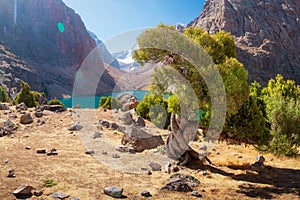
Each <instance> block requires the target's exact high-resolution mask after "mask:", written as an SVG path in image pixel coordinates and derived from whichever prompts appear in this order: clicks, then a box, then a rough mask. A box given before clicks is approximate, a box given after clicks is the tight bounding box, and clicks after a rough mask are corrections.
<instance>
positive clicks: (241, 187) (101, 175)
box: [0, 110, 300, 200]
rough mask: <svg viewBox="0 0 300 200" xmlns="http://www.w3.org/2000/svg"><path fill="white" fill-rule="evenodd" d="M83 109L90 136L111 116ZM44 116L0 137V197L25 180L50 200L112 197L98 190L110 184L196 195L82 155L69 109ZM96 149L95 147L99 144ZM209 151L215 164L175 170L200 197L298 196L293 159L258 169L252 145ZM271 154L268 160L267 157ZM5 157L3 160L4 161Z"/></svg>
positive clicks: (158, 175)
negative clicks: (191, 181) (192, 182)
mask: <svg viewBox="0 0 300 200" xmlns="http://www.w3.org/2000/svg"><path fill="white" fill-rule="evenodd" d="M88 111H89V112H90V113H89V115H90V116H92V115H94V116H93V117H92V118H91V120H87V122H89V123H90V125H91V126H90V127H84V129H83V130H84V131H85V133H86V134H91V133H92V131H93V130H94V128H97V127H96V125H95V122H97V120H98V119H99V118H104V119H107V120H110V121H113V120H115V119H117V118H116V117H111V116H112V115H111V113H110V112H105V113H104V112H101V111H99V110H98V111H97V112H96V113H95V112H94V111H93V110H88ZM13 112H14V113H15V114H17V115H18V118H17V119H15V120H14V122H15V123H19V121H18V120H19V113H17V112H16V111H13ZM32 114H33V113H32ZM47 114H48V115H46V116H44V117H43V118H42V119H43V120H44V121H45V122H46V124H44V125H42V126H37V119H36V118H35V119H34V123H33V124H31V125H20V128H19V129H18V130H17V131H16V133H15V134H14V135H12V137H3V138H0V149H1V154H0V180H1V181H0V199H1V200H2V199H3V200H4V199H5V200H11V199H15V197H14V196H13V195H12V191H13V190H14V189H16V188H17V187H18V186H19V185H22V184H30V185H31V186H33V187H34V188H35V189H36V190H42V191H43V192H44V194H43V196H41V197H34V196H33V197H32V198H31V199H52V197H51V194H52V193H53V192H57V191H62V192H65V193H67V194H70V195H71V196H77V197H79V198H80V199H84V200H89V199H91V200H92V199H95V200H99V199H112V198H110V197H108V196H106V195H104V193H103V188H104V187H106V186H110V185H115V186H119V187H123V188H124V195H126V196H127V198H128V199H144V198H143V197H141V196H140V192H141V191H142V190H144V189H147V190H149V191H150V192H151V194H152V195H153V197H152V198H149V199H174V200H175V199H178V200H179V199H180V200H182V199H197V198H196V197H192V196H191V195H190V194H189V193H177V192H165V191H160V190H159V188H160V187H162V186H163V185H164V184H165V183H167V180H168V178H169V176H170V175H169V174H166V173H164V172H163V171H162V172H153V174H152V175H150V176H149V175H146V174H145V173H139V174H136V173H126V172H123V171H118V170H114V169H111V167H107V166H106V165H104V164H103V163H102V162H100V161H99V160H98V159H99V158H101V155H99V156H98V155H95V156H89V155H86V154H85V150H86V146H85V145H84V144H85V143H84V141H83V140H81V137H82V135H80V134H83V133H84V132H83V133H77V132H74V133H72V134H71V133H70V131H68V130H67V129H68V128H69V127H70V125H71V124H72V122H73V121H74V120H76V117H75V118H73V117H71V116H70V115H69V111H67V112H64V113H60V114H55V113H47ZM9 115H10V113H6V114H4V111H0V119H1V120H2V121H5V120H6V119H8V117H9ZM114 132H115V131H108V130H104V134H105V136H106V137H109V138H110V139H111V143H112V144H113V145H117V144H119V143H120V138H121V137H122V134H121V133H118V132H117V133H114ZM25 146H31V150H26V149H25ZM37 148H46V149H47V150H49V149H52V148H56V149H57V151H58V155H57V156H47V155H39V154H36V149H37ZM97 148H99V149H101V148H104V146H103V147H101V146H100V147H97ZM214 149H215V150H214V151H212V152H211V154H210V155H209V158H210V159H211V161H212V162H213V163H214V164H215V167H211V166H205V167H202V168H201V169H199V170H193V169H189V168H181V170H180V172H181V173H186V174H190V175H192V176H195V177H196V178H198V179H199V180H200V182H201V183H200V185H199V186H198V187H197V188H195V190H197V191H199V192H200V193H201V194H202V195H203V199H254V198H257V199H271V198H272V199H297V198H299V197H300V184H299V183H300V164H299V159H298V160H297V159H293V158H277V157H275V156H272V155H269V154H265V155H264V157H265V158H266V165H269V166H272V167H273V168H272V169H271V170H264V171H263V172H261V173H258V172H255V171H253V170H251V168H250V164H252V163H253V162H254V161H255V156H256V155H259V153H258V152H256V151H255V150H254V149H253V148H250V147H247V148H244V147H241V146H232V145H230V146H228V145H226V144H224V143H221V144H217V145H216V146H215V148H214ZM150 153H151V152H150V151H149V152H145V153H143V154H140V155H137V154H136V156H137V157H138V158H140V157H143V156H147V155H148V154H150ZM97 156H98V157H97ZM121 156H122V154H121ZM133 156H134V155H133ZM238 156H241V157H240V158H239V157H238ZM271 157H272V158H273V159H274V160H273V161H270V160H269V158H271ZM96 158H98V159H96ZM7 159H8V160H9V162H8V163H7V164H5V160H7ZM121 159H122V157H121ZM145 160H147V159H145ZM145 160H143V159H137V161H136V162H137V163H142V162H145V163H144V164H145V166H147V165H148V163H147V162H146V161H145ZM124 162H126V161H124ZM9 169H15V171H16V177H15V178H7V177H6V176H7V173H8V170H9ZM203 171H205V172H207V173H206V175H203ZM47 179H53V180H54V181H56V182H57V183H58V184H57V185H56V186H53V187H50V188H47V187H45V186H44V185H43V183H44V181H45V180H47Z"/></svg>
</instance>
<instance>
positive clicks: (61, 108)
mask: <svg viewBox="0 0 300 200" xmlns="http://www.w3.org/2000/svg"><path fill="white" fill-rule="evenodd" d="M44 110H49V111H52V112H64V111H66V110H67V108H65V107H64V106H62V105H45V106H44Z"/></svg>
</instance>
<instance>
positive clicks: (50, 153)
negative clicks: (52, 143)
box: [47, 148, 58, 156]
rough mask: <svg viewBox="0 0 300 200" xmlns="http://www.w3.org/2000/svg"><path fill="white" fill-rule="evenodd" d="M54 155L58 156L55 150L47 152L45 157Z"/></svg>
mask: <svg viewBox="0 0 300 200" xmlns="http://www.w3.org/2000/svg"><path fill="white" fill-rule="evenodd" d="M54 155H58V152H57V150H56V149H55V148H53V149H51V150H50V151H48V152H47V156H54Z"/></svg>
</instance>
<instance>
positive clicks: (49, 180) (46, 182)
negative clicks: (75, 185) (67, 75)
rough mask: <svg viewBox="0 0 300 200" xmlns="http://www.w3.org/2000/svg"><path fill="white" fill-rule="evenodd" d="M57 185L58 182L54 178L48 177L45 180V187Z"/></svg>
mask: <svg viewBox="0 0 300 200" xmlns="http://www.w3.org/2000/svg"><path fill="white" fill-rule="evenodd" d="M55 185H57V182H56V181H54V180H52V179H47V180H45V181H44V186H45V187H53V186H55Z"/></svg>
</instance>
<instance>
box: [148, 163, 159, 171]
mask: <svg viewBox="0 0 300 200" xmlns="http://www.w3.org/2000/svg"><path fill="white" fill-rule="evenodd" d="M149 166H150V167H151V169H152V171H161V165H160V164H158V163H156V162H153V161H152V162H150V164H149Z"/></svg>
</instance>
